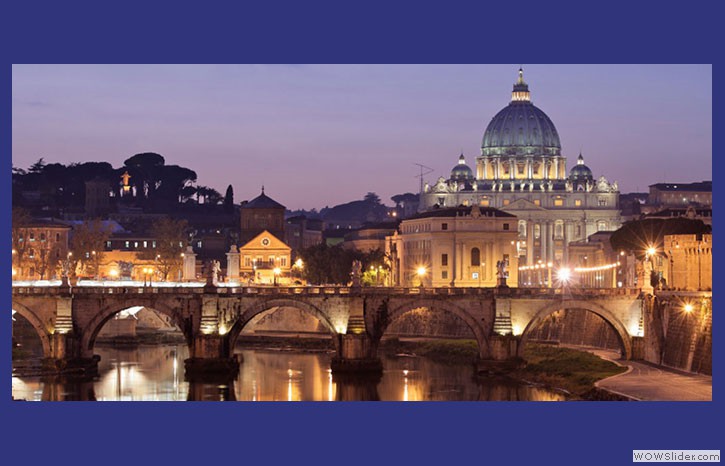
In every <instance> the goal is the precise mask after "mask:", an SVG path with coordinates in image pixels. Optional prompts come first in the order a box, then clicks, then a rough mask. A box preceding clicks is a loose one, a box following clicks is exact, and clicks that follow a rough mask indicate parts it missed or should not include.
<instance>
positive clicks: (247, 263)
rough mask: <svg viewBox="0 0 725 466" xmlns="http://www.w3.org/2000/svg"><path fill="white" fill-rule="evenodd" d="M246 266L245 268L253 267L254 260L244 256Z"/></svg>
mask: <svg viewBox="0 0 725 466" xmlns="http://www.w3.org/2000/svg"><path fill="white" fill-rule="evenodd" d="M244 266H245V267H251V266H252V258H251V257H249V256H244Z"/></svg>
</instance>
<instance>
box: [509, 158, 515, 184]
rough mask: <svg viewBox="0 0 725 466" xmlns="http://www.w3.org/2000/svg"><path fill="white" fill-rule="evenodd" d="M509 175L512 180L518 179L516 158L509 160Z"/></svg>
mask: <svg viewBox="0 0 725 466" xmlns="http://www.w3.org/2000/svg"><path fill="white" fill-rule="evenodd" d="M509 175H510V178H511V179H512V180H513V179H515V178H516V159H514V158H510V159H509Z"/></svg>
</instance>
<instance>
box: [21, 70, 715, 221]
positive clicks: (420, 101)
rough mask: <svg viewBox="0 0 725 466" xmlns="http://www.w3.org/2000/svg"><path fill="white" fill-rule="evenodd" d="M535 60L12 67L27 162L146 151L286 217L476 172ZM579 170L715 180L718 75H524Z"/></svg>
mask: <svg viewBox="0 0 725 466" xmlns="http://www.w3.org/2000/svg"><path fill="white" fill-rule="evenodd" d="M520 66H521V65H519V64H510V65H14V66H13V73H12V79H13V97H12V102H13V113H12V114H13V120H12V136H13V141H12V147H13V166H15V167H19V168H26V169H27V168H28V167H29V166H30V165H31V164H33V163H34V162H36V161H37V160H38V159H39V158H41V157H42V158H44V159H45V161H46V162H47V163H54V162H58V163H63V164H69V163H73V162H87V161H107V162H109V163H111V164H112V165H113V166H114V167H120V166H121V165H123V161H124V160H126V159H127V158H129V157H131V156H132V155H134V154H136V153H140V152H157V153H159V154H161V155H163V156H164V158H165V159H166V164H167V165H180V166H183V167H187V168H190V169H192V170H194V171H195V172H196V173H197V176H198V178H197V184H198V185H204V186H211V187H213V188H215V189H216V190H218V191H219V192H220V193H221V194H222V195H224V192H225V191H226V187H227V186H228V185H229V184H231V185H232V186H233V188H234V195H235V202H241V201H242V200H245V199H252V198H254V197H256V196H257V195H258V194H259V192H260V189H261V186H262V185H264V186H265V192H266V194H267V195H269V196H270V197H272V198H274V199H275V200H277V201H278V202H280V203H282V204H284V205H285V206H287V208H288V209H293V210H294V209H311V208H317V209H320V208H322V207H325V206H333V205H336V204H340V203H344V202H348V201H352V200H357V199H362V198H363V196H364V195H365V194H366V193H367V192H375V193H377V194H378V195H379V196H380V198H381V200H382V201H383V202H384V203H386V204H388V205H392V204H393V203H392V201H391V200H390V197H391V196H393V195H395V194H400V193H405V192H418V190H419V188H420V181H419V175H420V171H421V167H420V165H423V166H424V167H426V168H425V169H424V170H425V171H430V173H428V174H427V175H425V176H424V180H425V181H428V182H431V183H432V182H434V181H435V180H436V179H437V178H438V177H439V176H446V177H447V176H449V174H450V170H451V168H453V167H454V165H455V164H456V162H457V160H458V156H459V154H460V153H461V151H462V152H463V153H464V155H465V156H466V159H467V162H468V164H469V166H471V167H474V166H475V157H476V155H478V154H480V147H481V139H482V137H483V133H484V131H485V129H486V126H487V124H488V123H489V121H490V120H491V119H492V118H493V117H494V115H495V114H496V113H497V112H498V111H499V110H501V109H502V108H504V107H505V106H506V105H508V103H509V101H510V97H511V90H512V85H513V83H514V82H515V80H516V78H517V72H518V69H519V67H520ZM523 68H524V79H525V81H526V82H527V83H528V84H529V89H530V91H531V100H532V102H533V103H534V105H536V106H537V107H539V108H540V109H541V110H543V111H544V112H545V113H546V114H547V115H548V116H549V117H550V118H551V119H552V121H553V122H554V125H555V126H556V128H557V130H558V132H559V137H560V139H561V144H562V155H564V156H565V157H566V158H567V168H571V167H572V166H574V164H575V163H576V159H577V156H578V155H579V152H580V151H581V153H582V154H583V156H584V159H585V162H586V164H587V165H588V166H589V168H591V169H592V171H593V173H594V176H595V177H596V178H599V177H600V176H602V175H603V176H605V177H606V178H607V180H609V181H610V182H611V181H617V182H618V184H619V188H620V191H621V192H635V191H636V192H646V191H648V186H649V185H651V184H654V183H660V182H680V183H684V182H694V181H703V180H711V179H712V66H711V65H582V64H579V65H561V64H559V65H544V64H532V65H527V64H524V65H523Z"/></svg>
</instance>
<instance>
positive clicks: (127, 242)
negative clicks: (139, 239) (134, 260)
mask: <svg viewBox="0 0 725 466" xmlns="http://www.w3.org/2000/svg"><path fill="white" fill-rule="evenodd" d="M130 247H131V242H130V241H126V249H128V248H130Z"/></svg>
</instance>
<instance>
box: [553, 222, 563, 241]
mask: <svg viewBox="0 0 725 466" xmlns="http://www.w3.org/2000/svg"><path fill="white" fill-rule="evenodd" d="M554 236H556V237H557V238H562V237H563V236H564V224H563V223H562V222H556V223H555V224H554Z"/></svg>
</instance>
